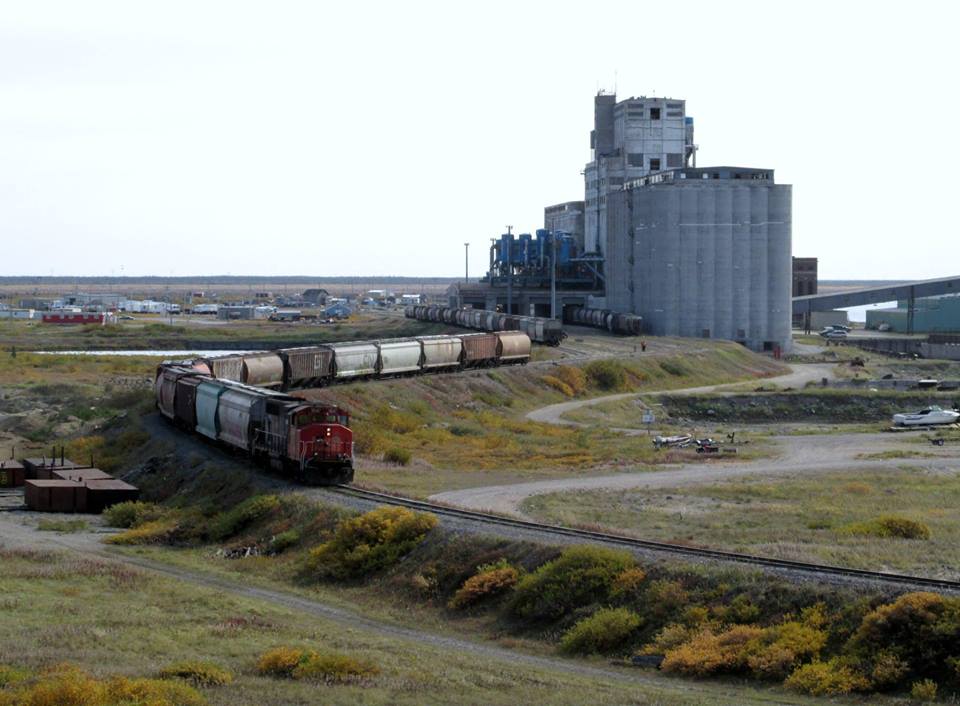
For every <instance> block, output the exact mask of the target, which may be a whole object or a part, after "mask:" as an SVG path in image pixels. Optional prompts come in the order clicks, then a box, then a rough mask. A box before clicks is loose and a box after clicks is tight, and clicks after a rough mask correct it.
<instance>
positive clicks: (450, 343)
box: [419, 336, 463, 370]
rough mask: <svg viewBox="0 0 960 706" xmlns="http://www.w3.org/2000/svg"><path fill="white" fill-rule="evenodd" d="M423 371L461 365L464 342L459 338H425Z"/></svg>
mask: <svg viewBox="0 0 960 706" xmlns="http://www.w3.org/2000/svg"><path fill="white" fill-rule="evenodd" d="M419 340H420V343H421V344H422V345H423V369H424V370H437V369H439V368H453V367H457V366H458V365H460V358H461V357H462V356H463V341H462V340H460V337H459V336H423V337H421V338H420V339H419Z"/></svg>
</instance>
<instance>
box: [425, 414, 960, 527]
mask: <svg viewBox="0 0 960 706" xmlns="http://www.w3.org/2000/svg"><path fill="white" fill-rule="evenodd" d="M916 433H917V434H918V433H920V432H916ZM908 434H909V435H910V436H913V435H914V434H913V433H910V432H905V433H902V434H897V435H892V434H826V435H809V436H783V437H774V441H775V442H776V443H777V445H778V449H777V452H778V454H779V455H778V457H777V458H774V459H769V458H765V459H759V460H756V461H749V462H745V463H737V462H722V461H711V462H709V463H695V464H680V465H676V466H670V467H667V468H666V469H665V470H662V471H652V472H636V473H620V474H617V475H611V476H595V477H589V478H575V477H574V478H561V479H556V480H544V481H533V482H529V483H516V484H510V485H494V486H486V487H479V488H467V489H465V490H455V491H449V492H445V493H437V494H436V495H432V496H430V500H432V501H437V502H443V503H447V504H450V505H455V506H457V507H465V508H469V509H471V510H481V511H492V512H502V513H508V514H513V515H519V516H523V512H522V511H521V506H522V504H523V502H524V501H525V500H526V499H527V498H529V497H531V496H534V495H542V494H544V493H558V492H567V491H575V490H631V489H655V488H674V487H678V486H684V485H690V484H695V483H713V482H716V481H720V480H725V479H730V478H742V477H745V476H764V477H776V476H787V475H794V474H799V473H804V474H807V473H826V472H829V471H841V470H851V471H852V470H857V469H868V468H869V469H875V468H876V469H884V468H890V469H896V468H901V467H903V466H911V467H917V468H922V469H924V470H932V471H941V472H942V471H954V470H955V469H956V468H957V465H958V460H957V457H956V455H954V453H952V452H950V451H947V452H946V453H943V454H942V455H941V454H938V455H937V456H936V457H934V458H892V459H868V458H857V456H858V455H860V454H863V453H864V452H865V451H866V452H869V453H876V452H880V451H884V450H889V449H892V448H895V447H898V446H899V445H901V444H902V443H903V441H904V440H905V438H906V437H907V435H908ZM921 450H922V451H923V452H926V451H927V450H926V449H924V448H922V447H918V451H921Z"/></svg>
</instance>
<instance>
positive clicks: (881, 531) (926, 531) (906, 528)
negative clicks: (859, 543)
mask: <svg viewBox="0 0 960 706" xmlns="http://www.w3.org/2000/svg"><path fill="white" fill-rule="evenodd" d="M843 531H844V532H846V533H848V534H857V535H862V536H865V537H889V538H894V539H930V528H929V527H928V526H927V525H925V524H924V523H923V522H918V521H917V520H911V519H909V518H907V517H898V516H896V515H884V516H883V517H877V518H876V519H873V520H867V521H866V522H856V523H854V524H851V525H847V526H846V527H845V528H844V529H843Z"/></svg>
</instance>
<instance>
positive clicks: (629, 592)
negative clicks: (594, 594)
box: [610, 566, 647, 598]
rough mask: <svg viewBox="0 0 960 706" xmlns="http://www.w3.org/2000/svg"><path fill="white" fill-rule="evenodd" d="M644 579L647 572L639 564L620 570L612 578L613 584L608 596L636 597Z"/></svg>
mask: <svg viewBox="0 0 960 706" xmlns="http://www.w3.org/2000/svg"><path fill="white" fill-rule="evenodd" d="M646 580H647V572H646V571H644V570H643V569H641V568H640V567H639V566H634V567H632V568H629V569H627V570H626V571H622V572H620V574H618V575H617V577H616V578H615V579H614V580H613V585H612V586H611V587H610V596H611V597H612V598H636V597H637V596H639V594H640V591H641V590H642V589H643V584H644V582H645V581H646Z"/></svg>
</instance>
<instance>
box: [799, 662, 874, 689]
mask: <svg viewBox="0 0 960 706" xmlns="http://www.w3.org/2000/svg"><path fill="white" fill-rule="evenodd" d="M784 686H786V687H787V688H788V689H793V690H794V691H799V692H801V693H804V694H810V695H812V696H840V695H842V694H850V693H853V692H855V691H866V690H867V689H869V688H870V683H869V682H868V681H867V679H866V677H864V676H863V675H862V674H860V673H858V672H857V671H856V670H855V669H853V668H852V667H850V666H849V665H847V664H844V663H843V662H842V661H840V660H838V659H832V660H830V661H829V662H819V661H815V662H810V663H809V664H804V665H803V666H801V667H798V668H797V669H796V670H795V671H794V672H793V674H791V675H790V676H789V677H788V678H787V680H786V681H785V682H784Z"/></svg>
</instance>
